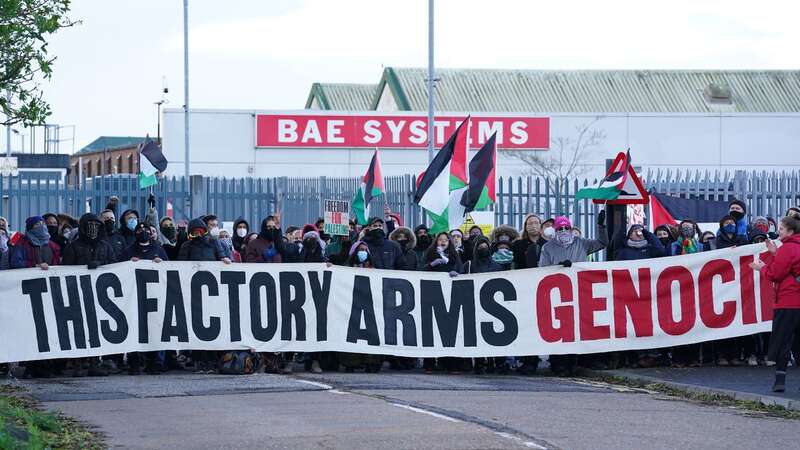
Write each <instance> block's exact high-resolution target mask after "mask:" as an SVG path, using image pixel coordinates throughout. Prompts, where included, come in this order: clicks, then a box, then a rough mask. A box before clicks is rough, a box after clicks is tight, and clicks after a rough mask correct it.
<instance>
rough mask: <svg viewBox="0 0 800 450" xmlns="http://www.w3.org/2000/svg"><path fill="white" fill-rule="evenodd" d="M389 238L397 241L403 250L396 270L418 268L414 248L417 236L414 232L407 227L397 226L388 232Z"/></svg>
mask: <svg viewBox="0 0 800 450" xmlns="http://www.w3.org/2000/svg"><path fill="white" fill-rule="evenodd" d="M389 239H390V240H392V241H394V242H397V245H398V246H400V250H401V251H402V252H403V253H402V255H401V257H400V263H399V264H398V266H397V270H418V269H419V260H418V259H417V253H416V252H415V251H414V248H415V247H416V246H417V238H416V237H415V236H414V232H413V231H411V228H408V227H397V228H395V229H394V231H392V232H391V233H389Z"/></svg>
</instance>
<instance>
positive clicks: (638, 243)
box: [628, 239, 647, 249]
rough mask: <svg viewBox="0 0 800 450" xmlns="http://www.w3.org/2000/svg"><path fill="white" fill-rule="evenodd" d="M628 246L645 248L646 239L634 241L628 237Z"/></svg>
mask: <svg viewBox="0 0 800 450" xmlns="http://www.w3.org/2000/svg"><path fill="white" fill-rule="evenodd" d="M628 247H631V248H639V249H641V248H645V247H647V241H645V240H641V241H634V240H633V239H628Z"/></svg>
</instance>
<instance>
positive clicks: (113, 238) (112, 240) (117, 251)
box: [103, 230, 130, 259]
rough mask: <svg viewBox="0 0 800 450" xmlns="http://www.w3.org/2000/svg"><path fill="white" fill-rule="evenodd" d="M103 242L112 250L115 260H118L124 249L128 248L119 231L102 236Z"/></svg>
mask: <svg viewBox="0 0 800 450" xmlns="http://www.w3.org/2000/svg"><path fill="white" fill-rule="evenodd" d="M103 240H104V241H106V242H107V243H108V244H109V245H110V246H111V248H112V249H113V250H114V255H116V256H117V259H120V257H121V256H122V253H123V252H124V251H125V249H126V248H128V247H130V245H129V244H128V243H127V241H126V240H125V238H124V237H123V236H122V234H121V233H120V232H119V230H114V231H113V232H112V233H111V234H104V236H103Z"/></svg>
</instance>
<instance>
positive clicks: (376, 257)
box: [364, 230, 403, 270]
mask: <svg viewBox="0 0 800 450" xmlns="http://www.w3.org/2000/svg"><path fill="white" fill-rule="evenodd" d="M381 231H383V230H381ZM364 242H366V243H367V246H369V254H370V257H371V260H372V263H373V264H374V267H375V268H376V269H389V270H392V269H395V270H396V269H399V268H400V265H401V262H400V260H401V259H402V257H403V251H402V250H401V249H400V246H399V245H397V242H394V241H390V240H389V239H386V234H385V233H382V234H381V235H380V236H375V235H372V234H370V233H369V232H368V233H366V235H365V236H364Z"/></svg>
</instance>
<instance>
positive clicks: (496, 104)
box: [368, 67, 800, 113]
mask: <svg viewBox="0 0 800 450" xmlns="http://www.w3.org/2000/svg"><path fill="white" fill-rule="evenodd" d="M426 76H427V70H426V69H421V68H391V67H390V68H386V69H384V73H383V77H382V79H381V82H380V83H379V85H378V89H382V87H383V85H384V84H385V83H389V86H390V87H391V88H392V90H393V92H394V91H397V92H394V95H395V97H399V96H402V97H404V99H400V100H402V101H398V102H397V104H398V105H399V107H400V109H408V110H415V111H417V110H426V109H427V107H428V94H427V85H426V82H425V78H426ZM436 77H437V78H439V81H438V82H437V84H436V109H437V110H439V111H502V112H620V113H625V112H662V113H663V112H675V113H703V112H720V111H724V112H800V71H794V70H792V71H789V70H785V71H782V70H771V71H756V70H752V71H750V70H568V71H562V70H493V69H438V70H437V71H436ZM712 83H713V84H716V85H718V86H722V87H727V88H729V89H730V93H731V96H730V103H722V104H718V103H713V102H709V101H708V100H707V99H706V97H705V96H704V94H703V91H704V89H706V88H707V87H708V86H709V85H710V84H712ZM374 92H375V93H377V92H379V91H378V90H377V89H376V90H375V91H374ZM377 100H378V99H377V95H376V97H375V98H373V101H372V104H371V107H370V108H368V109H374V108H375V105H376V104H377Z"/></svg>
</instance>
